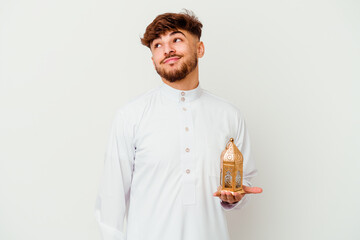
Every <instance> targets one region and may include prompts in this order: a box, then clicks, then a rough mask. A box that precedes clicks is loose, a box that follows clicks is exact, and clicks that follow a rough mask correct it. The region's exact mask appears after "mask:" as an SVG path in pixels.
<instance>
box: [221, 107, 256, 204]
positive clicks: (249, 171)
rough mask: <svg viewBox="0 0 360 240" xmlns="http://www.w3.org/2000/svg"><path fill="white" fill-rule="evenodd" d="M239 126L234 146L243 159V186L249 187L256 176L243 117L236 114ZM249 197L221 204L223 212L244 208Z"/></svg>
mask: <svg viewBox="0 0 360 240" xmlns="http://www.w3.org/2000/svg"><path fill="white" fill-rule="evenodd" d="M238 119H239V125H238V129H237V134H236V138H235V144H236V146H237V147H238V148H239V150H240V152H241V153H242V155H243V157H244V164H243V183H242V184H243V185H245V186H249V187H251V186H252V184H251V179H252V178H253V177H254V176H256V174H257V170H256V168H255V163H254V160H253V159H252V157H251V149H250V138H249V134H248V131H247V129H246V125H245V120H244V117H243V116H241V114H240V113H239V112H238ZM250 197H251V196H250V195H249V194H246V195H245V196H244V197H243V198H242V199H241V200H240V201H239V202H237V203H234V204H229V203H225V202H221V206H222V207H223V209H224V210H232V209H241V208H243V207H244V206H245V204H246V202H247V201H248V200H249V198H250Z"/></svg>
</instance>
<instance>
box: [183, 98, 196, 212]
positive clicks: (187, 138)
mask: <svg viewBox="0 0 360 240" xmlns="http://www.w3.org/2000/svg"><path fill="white" fill-rule="evenodd" d="M180 95H182V96H181V98H182V97H184V98H185V100H184V101H182V100H180V108H179V109H180V115H181V128H180V135H181V144H180V145H181V146H180V147H181V169H182V172H183V174H182V192H183V193H184V194H182V200H183V203H184V204H186V205H189V204H190V205H191V204H195V189H196V187H195V175H196V174H195V168H194V166H195V164H194V149H193V141H194V135H193V131H192V129H193V126H192V115H191V109H190V103H188V102H186V94H185V93H184V94H182V93H180ZM181 98H180V99H181ZM185 193H186V194H185Z"/></svg>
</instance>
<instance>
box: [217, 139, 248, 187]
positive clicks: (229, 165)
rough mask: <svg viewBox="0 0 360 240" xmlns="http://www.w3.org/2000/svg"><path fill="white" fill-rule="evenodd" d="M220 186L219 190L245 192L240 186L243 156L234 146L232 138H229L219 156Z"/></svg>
mask: <svg viewBox="0 0 360 240" xmlns="http://www.w3.org/2000/svg"><path fill="white" fill-rule="evenodd" d="M220 160H221V166H220V186H221V190H228V191H232V192H240V193H245V191H244V189H243V188H242V182H243V162H244V158H243V155H242V154H241V152H240V150H239V149H238V148H237V147H236V145H235V143H234V139H233V138H230V140H229V141H228V143H227V144H226V147H225V150H224V151H223V152H222V153H221V156H220Z"/></svg>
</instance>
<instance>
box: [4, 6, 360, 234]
mask: <svg viewBox="0 0 360 240" xmlns="http://www.w3.org/2000/svg"><path fill="white" fill-rule="evenodd" d="M182 8H187V9H190V10H193V11H194V12H195V14H196V15H197V16H198V17H199V19H200V20H201V21H202V22H203V24H204V28H203V38H202V40H203V41H204V43H205V47H206V53H205V56H204V58H203V59H201V60H200V82H201V85H202V87H203V88H205V89H207V90H209V91H211V92H213V93H215V94H217V95H219V96H221V97H224V98H227V99H229V100H230V101H232V102H233V103H235V104H236V105H237V106H238V107H239V108H240V109H241V111H242V112H243V114H244V115H245V117H246V121H247V125H248V128H249V132H250V136H251V139H252V146H253V155H254V158H255V160H256V164H257V168H258V170H259V174H258V176H257V177H256V179H254V184H255V185H257V186H261V187H263V188H264V192H263V194H261V195H258V196H254V198H253V199H252V201H251V202H250V203H249V204H248V205H247V207H246V208H245V209H244V210H241V211H237V212H231V213H230V214H228V218H229V220H230V221H231V223H230V224H229V230H230V233H231V235H232V239H234V240H235V239H239V240H241V239H246V240H289V239H291V240H302V239H306V240H312V239H314V240H319V239H324V240H325V239H326V240H335V239H350V240H353V239H354V240H355V239H360V229H359V227H360V225H359V216H360V207H359V202H360V197H359V196H360V194H359V189H360V188H359V187H360V178H359V172H360V163H359V162H360V150H359V149H360V138H359V136H360V127H359V125H360V113H359V109H360V104H359V103H360V97H359V90H360V84H359V81H360V71H359V67H360V57H359V56H360V3H359V1H355V0H354V1H350V0H338V1H335V0H333V1H330V0H329V1H325V0H323V1H322V0H304V1H295V0H294V1H285V0H283V1H281V0H273V1H268V0H256V1H242V0H241V1H239V0H238V1H209V0H206V1H205V0H203V1H195V2H194V1H182V2H181V3H180V2H177V1H168V0H166V1H165V0H164V1H160V0H153V1H142V2H139V1H132V2H131V1H126V2H125V1H124V2H123V1H114V0H102V1H100V0H61V1H60V0H57V1H49V0H32V1H29V0H19V1H9V0H5V1H4V0H2V1H1V3H0V34H1V35H0V239H1V240H22V239H34V240H48V239H51V240H64V239H66V240H82V239H84V240H85V239H86V240H96V239H100V235H99V232H98V228H97V225H96V222H95V219H94V215H93V208H94V203H95V196H96V193H97V189H98V184H99V178H100V174H101V172H102V167H103V161H104V155H105V148H106V144H107V138H108V134H109V131H110V124H111V121H112V119H113V117H114V113H115V111H116V109H117V108H118V107H120V106H122V105H123V104H124V103H125V102H126V101H127V100H129V99H131V98H133V97H135V96H137V95H139V94H141V93H143V92H145V91H147V90H149V89H151V88H153V87H156V86H158V85H159V84H160V82H161V80H160V78H159V77H158V75H157V74H156V72H155V71H154V69H153V66H152V63H151V60H150V57H151V55H150V51H149V50H148V49H147V48H146V47H144V46H142V45H141V44H140V40H139V38H140V36H142V34H143V33H144V31H145V28H146V26H147V25H148V24H149V23H150V22H151V21H152V20H153V19H154V18H155V16H156V15H158V14H161V13H163V12H168V11H170V12H179V11H181V10H182ZM164 227H166V226H164Z"/></svg>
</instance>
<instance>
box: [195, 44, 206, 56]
mask: <svg viewBox="0 0 360 240" xmlns="http://www.w3.org/2000/svg"><path fill="white" fill-rule="evenodd" d="M204 54H205V46H204V43H203V42H201V41H200V42H198V43H197V55H198V58H202V57H203V56H204Z"/></svg>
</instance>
